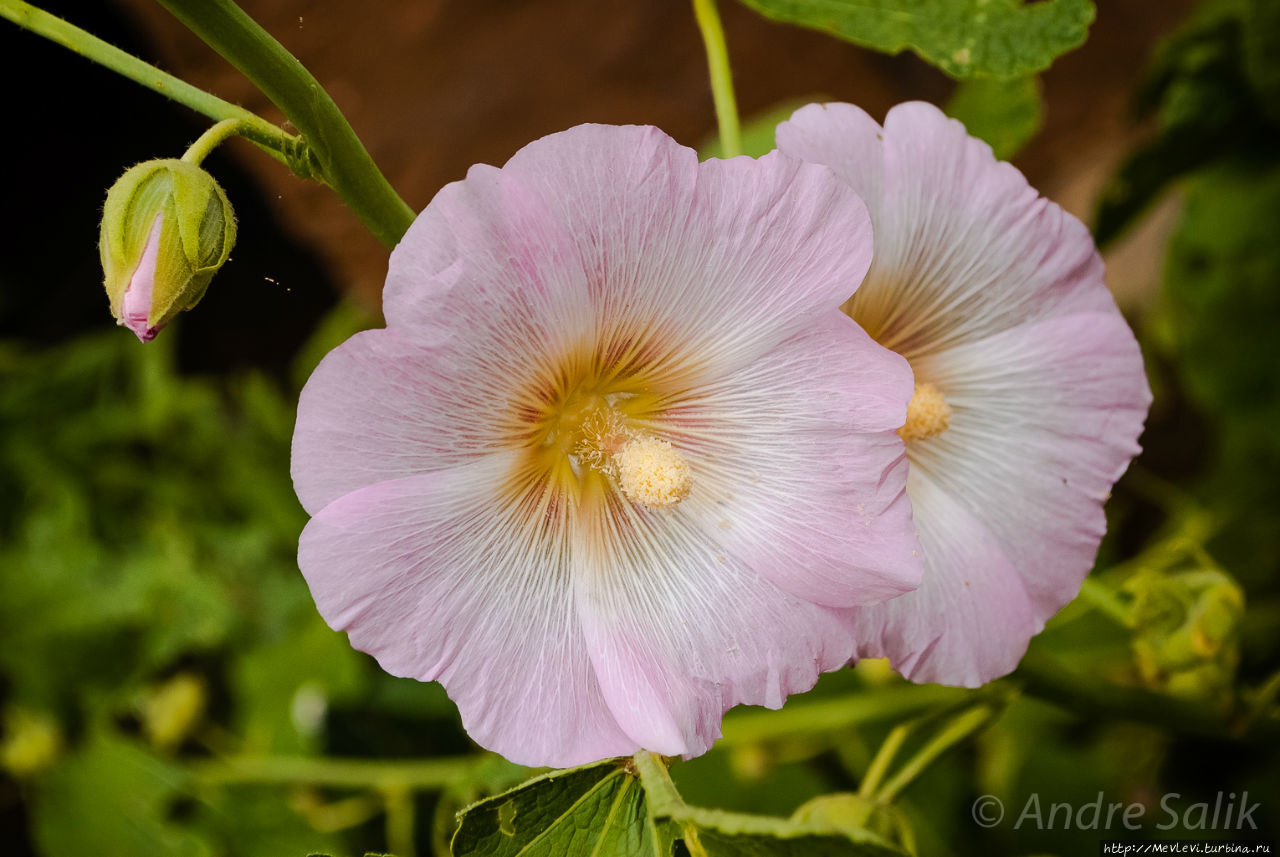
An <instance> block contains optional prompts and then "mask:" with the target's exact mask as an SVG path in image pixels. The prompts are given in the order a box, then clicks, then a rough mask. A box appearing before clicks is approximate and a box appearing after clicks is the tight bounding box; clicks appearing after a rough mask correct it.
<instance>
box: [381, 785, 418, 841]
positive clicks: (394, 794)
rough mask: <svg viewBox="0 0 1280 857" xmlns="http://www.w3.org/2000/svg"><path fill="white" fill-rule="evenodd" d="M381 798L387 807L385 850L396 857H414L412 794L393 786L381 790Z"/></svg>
mask: <svg viewBox="0 0 1280 857" xmlns="http://www.w3.org/2000/svg"><path fill="white" fill-rule="evenodd" d="M383 797H384V798H385V800H386V806H387V819H386V832H387V849H388V850H389V851H390V852H391V853H392V854H394V855H396V857H416V854H417V848H415V847H414V843H413V828H414V824H415V819H414V811H413V793H412V792H411V791H410V790H409V789H407V788H404V787H403V786H393V787H390V788H386V789H383Z"/></svg>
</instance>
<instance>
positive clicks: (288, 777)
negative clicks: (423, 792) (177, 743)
mask: <svg viewBox="0 0 1280 857" xmlns="http://www.w3.org/2000/svg"><path fill="white" fill-rule="evenodd" d="M479 761H481V759H480V757H455V758H441V759H428V760H424V761H414V762H407V761H383V760H380V759H334V758H319V757H312V756H267V757H262V758H255V757H251V756H244V757H233V758H228V759H221V760H219V761H216V762H204V763H200V764H196V765H193V766H192V767H191V772H192V773H193V774H194V775H195V777H196V779H198V780H201V781H203V782H206V783H212V784H226V785H232V784H242V783H274V784H285V785H294V784H301V785H312V786H343V787H348V788H381V789H387V788H396V787H399V788H406V789H441V788H444V787H446V786H448V785H450V784H452V783H454V782H455V781H457V780H458V779H460V778H462V777H464V776H466V775H467V774H468V773H469V772H470V771H471V769H472V768H474V767H475V766H476V764H477V763H478V762H479Z"/></svg>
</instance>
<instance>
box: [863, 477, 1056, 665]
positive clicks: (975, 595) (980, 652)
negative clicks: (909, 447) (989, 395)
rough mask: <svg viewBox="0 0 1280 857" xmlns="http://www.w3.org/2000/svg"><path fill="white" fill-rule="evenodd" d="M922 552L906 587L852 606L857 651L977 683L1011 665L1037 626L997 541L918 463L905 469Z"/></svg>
mask: <svg viewBox="0 0 1280 857" xmlns="http://www.w3.org/2000/svg"><path fill="white" fill-rule="evenodd" d="M907 482H908V491H909V493H910V495H911V503H912V506H913V507H914V508H915V511H916V520H917V522H918V525H919V534H920V543H921V545H922V546H923V548H924V554H925V574H924V582H923V583H921V585H920V588H919V589H917V590H915V591H914V592H908V593H907V594H906V595H903V596H901V597H900V598H895V599H893V600H892V601H888V602H885V603H884V604H879V605H876V606H874V607H866V608H860V609H858V610H854V611H852V613H853V616H854V617H855V618H854V621H853V625H852V627H853V632H854V637H855V638H856V639H857V640H858V641H859V642H858V654H859V656H860V657H866V658H888V659H889V661H890V663H891V664H892V665H893V667H894V669H896V670H897V671H898V672H900V673H901V674H902V675H904V676H905V677H907V678H909V679H911V680H912V681H918V682H941V683H944V684H953V685H962V686H964V687H977V686H978V685H980V684H983V683H984V682H987V681H990V680H991V679H993V678H995V677H997V676H1002V675H1005V674H1007V673H1009V672H1011V671H1012V670H1013V668H1014V667H1016V666H1017V665H1018V661H1019V660H1021V658H1022V655H1023V653H1024V652H1025V651H1026V649H1027V642H1028V640H1030V639H1031V635H1032V634H1033V633H1034V632H1035V631H1036V630H1037V625H1036V623H1035V622H1034V621H1033V619H1032V613H1033V611H1032V606H1031V602H1030V600H1029V598H1028V597H1027V591H1026V587H1025V586H1024V585H1023V582H1022V578H1021V576H1020V575H1019V574H1018V571H1017V569H1015V568H1014V566H1013V564H1012V563H1010V561H1009V559H1008V558H1007V557H1006V556H1005V554H1004V551H1003V549H1002V547H1001V545H1000V543H999V542H997V541H996V539H995V538H994V537H993V536H992V535H991V533H990V532H988V530H987V529H986V528H985V527H984V526H983V525H982V524H981V523H979V521H978V520H977V519H976V518H975V517H974V516H973V515H972V514H971V513H970V512H969V511H967V510H966V509H965V507H964V506H963V505H962V504H961V503H960V502H958V501H957V500H956V499H954V498H953V497H951V496H949V495H948V494H947V493H946V492H944V491H942V490H941V489H939V488H938V486H937V485H935V484H934V483H933V482H932V481H931V480H930V478H929V476H928V475H927V474H926V473H925V472H924V471H923V470H922V469H920V468H912V470H911V474H910V475H909V476H908V477H907Z"/></svg>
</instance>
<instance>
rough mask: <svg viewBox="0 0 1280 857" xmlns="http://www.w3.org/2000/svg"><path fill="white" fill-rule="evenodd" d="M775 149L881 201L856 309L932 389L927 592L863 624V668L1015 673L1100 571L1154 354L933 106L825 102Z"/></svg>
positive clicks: (1028, 194)
mask: <svg viewBox="0 0 1280 857" xmlns="http://www.w3.org/2000/svg"><path fill="white" fill-rule="evenodd" d="M777 138H778V147H779V149H781V150H782V151H783V152H785V153H787V154H790V155H792V156H794V157H798V158H802V159H804V160H806V161H809V162H813V163H818V164H826V165H829V166H831V167H832V168H833V169H835V170H836V172H837V173H839V174H840V175H841V176H843V177H844V178H845V179H846V180H847V181H848V182H849V183H850V184H851V185H852V186H853V188H854V189H855V190H857V191H858V193H859V194H860V195H861V196H862V198H863V200H864V201H865V202H866V204H867V207H868V208H869V209H870V212H871V219H872V223H873V226H874V231H875V242H876V251H875V252H876V255H875V261H874V263H873V264H872V266H871V271H870V273H868V275H867V278H866V281H865V282H864V283H863V284H862V286H861V287H860V288H859V289H858V292H857V294H856V295H854V297H853V298H852V299H851V300H850V301H849V302H848V303H847V304H846V305H845V307H844V308H845V311H846V312H848V313H849V315H850V316H852V317H853V318H854V320H856V321H857V322H858V323H859V324H861V325H862V327H863V328H865V329H866V330H867V332H868V333H870V334H871V336H872V337H874V338H875V339H876V340H877V341H878V342H879V343H880V344H881V345H884V346H885V347H887V348H890V349H892V350H894V351H896V352H898V353H899V354H902V355H903V356H904V357H906V358H907V360H908V361H909V362H910V363H911V366H912V369H913V370H914V372H915V384H916V388H915V389H916V392H915V395H914V396H913V398H912V403H911V407H910V408H909V410H908V416H907V421H906V424H905V425H904V426H903V428H902V432H901V433H902V436H903V438H904V439H905V440H906V443H907V458H908V460H909V462H910V470H909V475H908V477H907V493H908V495H909V496H910V498H911V503H912V506H913V507H914V514H915V521H916V526H917V529H918V532H919V536H920V542H921V545H922V546H923V548H924V554H925V576H924V582H923V583H922V584H921V586H920V588H919V589H918V590H916V591H915V592H912V593H910V594H908V595H904V596H903V597H901V598H898V599H895V600H893V601H891V602H888V603H886V604H883V605H879V606H876V607H872V608H866V609H861V610H858V611H856V614H855V615H856V619H855V621H854V624H853V627H854V631H855V636H856V637H857V640H858V651H859V654H860V655H862V656H864V657H888V658H889V659H890V660H891V662H892V663H893V664H894V666H895V667H896V668H897V669H898V670H899V671H900V672H901V673H902V674H903V675H905V676H907V677H908V678H911V679H913V680H915V681H930V682H942V683H947V684H959V685H967V686H975V685H978V684H981V683H983V682H985V681H989V680H990V679H993V678H996V677H998V676H1001V675H1004V674H1005V673H1008V672H1009V671H1010V670H1012V669H1013V668H1014V667H1015V666H1016V665H1017V663H1018V661H1019V660H1020V659H1021V657H1022V655H1023V653H1024V652H1025V651H1026V647H1027V643H1028V641H1029V639H1030V638H1031V636H1032V635H1033V634H1036V633H1038V632H1039V631H1040V629H1041V628H1042V627H1043V626H1044V623H1045V621H1046V620H1047V619H1048V618H1049V617H1050V616H1052V615H1053V614H1054V613H1056V612H1057V611H1058V610H1059V609H1060V608H1061V607H1062V606H1063V605H1064V604H1066V603H1067V602H1068V601H1070V600H1071V599H1072V598H1074V597H1075V595H1076V593H1077V592H1078V591H1079V588H1080V583H1081V581H1082V580H1083V579H1084V577H1085V575H1086V574H1088V572H1089V570H1090V568H1091V567H1092V565H1093V561H1094V557H1095V554H1096V552H1097V548H1098V543H1099V541H1100V540H1101V538H1102V535H1103V532H1104V531H1105V529H1106V520H1105V518H1104V516H1103V512H1102V504H1103V502H1104V501H1105V500H1106V499H1107V497H1108V495H1109V493H1110V490H1111V486H1112V485H1113V484H1114V483H1115V481H1116V479H1118V478H1119V477H1120V474H1121V473H1123V472H1124V470H1125V468H1126V467H1127V466H1128V464H1129V460H1130V459H1131V458H1132V457H1133V456H1134V455H1135V454H1136V453H1137V452H1138V448H1139V447H1138V444H1137V438H1138V435H1139V434H1140V433H1141V432H1142V423H1143V420H1144V418H1145V416H1146V413H1147V407H1148V405H1149V404H1150V402H1151V394H1150V391H1149V390H1148V387H1147V382H1146V376H1145V374H1144V373H1143V366H1142V355H1141V354H1140V353H1139V350H1138V344H1137V342H1136V341H1135V340H1134V337H1133V334H1132V332H1131V331H1130V330H1129V327H1128V325H1126V324H1125V321H1124V319H1123V318H1122V317H1121V315H1120V313H1119V311H1118V310H1117V309H1116V306H1115V302H1114V301H1113V300H1112V298H1111V295H1110V293H1109V292H1108V291H1107V287H1106V285H1105V283H1104V282H1103V266H1102V260H1101V258H1100V257H1099V256H1098V252H1097V250H1096V249H1095V247H1094V244H1093V240H1092V237H1091V236H1090V235H1089V231H1088V230H1087V229H1086V228H1085V226H1084V225H1083V224H1081V223H1080V222H1079V221H1077V220H1076V219H1075V218H1073V217H1071V216H1070V215H1069V214H1066V213H1065V212H1063V211H1062V209H1060V208H1058V206H1056V205H1054V204H1053V203H1051V202H1049V201H1047V200H1045V199H1043V198H1041V197H1040V196H1039V195H1038V194H1037V193H1036V191H1035V190H1034V189H1033V188H1031V187H1030V186H1029V185H1028V184H1027V181H1026V179H1025V178H1024V177H1023V176H1022V174H1021V173H1020V172H1018V170H1016V169H1015V168H1014V167H1012V166H1011V165H1009V164H1006V163H999V162H997V161H996V159H995V157H994V156H993V155H992V153H991V148H990V147H989V146H987V145H986V144H985V143H983V142H981V141H979V140H976V139H974V138H972V137H969V136H968V135H967V134H966V133H965V130H964V127H963V126H962V125H961V124H960V123H959V122H956V121H954V120H951V119H948V118H946V117H945V116H944V115H943V114H942V113H941V111H939V110H938V109H937V108H935V107H933V106H932V105H929V104H924V103H912V104H903V105H900V106H898V107H895V108H894V109H892V110H891V111H889V114H888V116H887V117H886V119H885V124H884V128H883V129H882V128H881V127H880V126H879V125H877V124H876V123H875V121H874V120H872V119H871V118H870V117H869V116H867V114H866V113H864V112H862V111H861V110H859V109H858V108H856V107H852V106H850V105H848V104H828V105H816V104H814V105H808V106H806V107H803V108H801V109H800V110H798V111H797V112H796V113H795V114H794V115H793V116H792V117H791V119H790V121H788V122H784V123H783V124H782V125H780V126H779V127H778V132H777Z"/></svg>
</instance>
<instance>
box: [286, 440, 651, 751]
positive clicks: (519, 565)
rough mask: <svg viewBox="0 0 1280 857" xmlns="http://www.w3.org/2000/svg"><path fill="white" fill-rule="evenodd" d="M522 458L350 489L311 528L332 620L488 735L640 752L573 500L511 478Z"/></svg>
mask: <svg viewBox="0 0 1280 857" xmlns="http://www.w3.org/2000/svg"><path fill="white" fill-rule="evenodd" d="M515 460H516V459H515V457H514V456H503V455H492V456H486V457H484V458H481V459H478V460H476V461H475V462H472V463H470V464H467V465H464V466H461V467H457V468H453V469H450V470H444V471H438V472H433V473H428V474H424V475H421V476H413V477H409V478H406V479H400V480H395V481H389V482H380V483H377V484H375V485H371V486H368V487H366V488H363V489H361V490H359V491H354V492H352V493H349V494H346V495H345V496H343V497H341V498H339V499H338V500H335V501H334V502H332V503H330V504H329V505H327V506H325V507H324V509H323V510H321V511H320V512H319V513H318V514H317V515H316V516H315V517H313V518H312V519H311V522H310V523H309V524H308V525H307V527H306V529H305V530H304V531H303V534H302V539H301V542H300V546H299V555H298V562H299V565H300V566H301V568H302V571H303V574H304V575H305V576H306V579H307V583H308V584H309V585H310V587H311V593H312V595H313V597H314V598H315V601H316V606H317V607H318V608H319V610H320V614H321V615H322V616H324V618H325V621H327V622H328V623H329V624H330V626H332V627H333V628H336V629H339V630H345V631H347V632H348V634H349V635H350V637H351V644H352V645H353V646H354V647H356V648H357V649H360V650H362V651H365V652H368V653H370V654H372V655H373V656H374V657H375V658H377V659H378V662H379V663H380V664H381V665H382V667H383V669H385V670H387V671H388V672H390V673H393V674H395V675H400V676H409V677H412V678H416V679H420V680H423V681H427V680H432V679H435V680H438V681H440V682H441V683H442V684H443V685H444V686H445V688H446V689H447V690H448V692H449V695H450V696H451V697H452V698H453V699H454V701H455V702H457V704H458V709H459V711H460V712H461V714H462V719H463V722H464V723H465V724H466V727H467V731H468V733H469V734H470V735H471V736H472V737H473V738H474V739H475V740H476V741H477V742H478V743H479V744H481V745H483V746H485V747H488V748H490V749H492V750H496V751H497V752H499V753H502V754H503V755H504V756H506V757H507V758H509V759H511V760H513V761H516V762H524V763H528V764H534V765H547V764H550V765H556V766H561V767H563V766H568V765H576V764H581V763H583V762H588V761H593V760H595V759H600V758H605V757H608V756H616V755H623V754H628V753H632V752H635V751H636V750H637V749H639V746H640V745H639V744H638V743H637V742H635V741H634V740H632V739H630V738H628V737H627V736H625V735H624V734H623V733H622V731H621V730H620V729H619V728H618V726H617V724H616V723H615V721H614V719H613V716H612V715H611V714H610V712H609V709H608V708H607V707H606V706H605V703H604V700H603V698H602V697H601V693H600V687H599V684H598V683H597V681H596V679H595V676H594V674H593V670H592V666H591V661H590V659H589V657H588V655H587V651H586V647H585V645H584V641H583V638H582V632H581V630H580V629H579V626H578V623H577V619H576V617H575V615H574V603H573V595H572V583H571V581H570V578H569V567H568V561H567V557H566V556H565V551H567V550H568V544H569V539H568V537H567V534H566V533H567V528H568V524H567V521H568V510H567V509H566V508H564V506H563V505H562V504H560V505H557V504H556V503H554V502H551V501H548V500H546V499H544V496H543V495H540V494H538V493H536V492H523V493H522V492H512V491H510V488H511V486H512V472H513V470H512V469H513V468H514V467H515V466H516V464H515ZM493 486H504V487H505V488H506V489H507V490H506V491H505V492H503V491H498V490H494V488H493Z"/></svg>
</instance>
